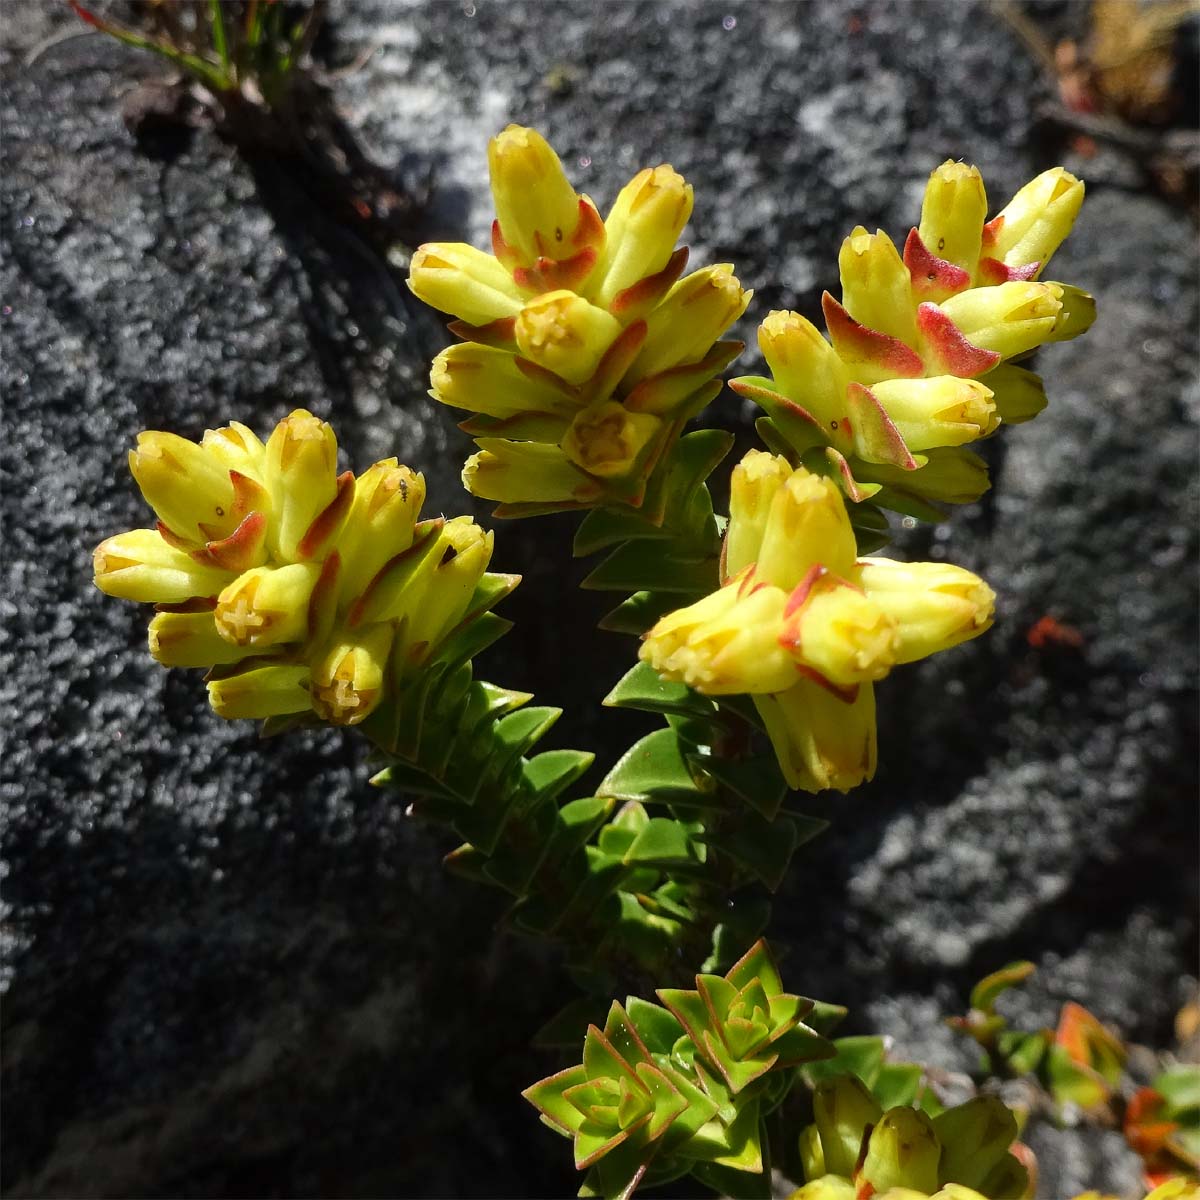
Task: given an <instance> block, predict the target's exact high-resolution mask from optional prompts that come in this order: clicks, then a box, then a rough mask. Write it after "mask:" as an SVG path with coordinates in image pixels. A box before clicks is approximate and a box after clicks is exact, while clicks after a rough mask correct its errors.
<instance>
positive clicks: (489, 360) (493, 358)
mask: <svg viewBox="0 0 1200 1200" xmlns="http://www.w3.org/2000/svg"><path fill="white" fill-rule="evenodd" d="M429 382H430V383H431V384H432V385H433V386H432V387H431V388H430V391H429V394H430V395H431V396H432V397H433V398H434V399H435V400H438V401H440V402H441V403H442V404H449V405H451V406H452V407H454V408H466V409H471V410H472V411H474V412H479V413H486V414H487V415H488V416H492V417H500V418H502V419H503V418H507V417H515V416H518V415H520V414H521V413H529V412H535V413H552V414H554V415H555V416H565V417H570V416H573V415H574V413H575V411H576V410H577V409H578V407H579V402H578V400H577V399H576V398H575V395H574V391H573V389H571V388H570V387H568V386H566V385H564V384H556V383H554V382H553V381H552V380H551V379H548V378H545V377H543V376H538V375H534V374H533V373H531V372H528V371H522V370H521V368H520V366H519V364H518V362H517V359H516V358H514V357H513V355H511V354H510V353H508V351H506V350H498V349H495V348H494V347H492V346H481V345H479V344H478V343H476V342H462V343H460V344H459V345H456V346H449V347H447V348H446V349H445V350H443V351H442V352H441V353H440V354H439V355H438V356H437V357H436V358H435V359H434V360H433V366H432V368H431V369H430V372H429Z"/></svg>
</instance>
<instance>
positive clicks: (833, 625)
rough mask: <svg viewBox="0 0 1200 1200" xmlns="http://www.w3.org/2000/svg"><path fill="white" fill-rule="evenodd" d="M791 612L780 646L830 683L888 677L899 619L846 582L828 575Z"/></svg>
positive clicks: (849, 682)
mask: <svg viewBox="0 0 1200 1200" xmlns="http://www.w3.org/2000/svg"><path fill="white" fill-rule="evenodd" d="M801 588H803V585H801ZM795 603H796V597H793V600H792V604H795ZM789 610H790V611H789V612H788V615H787V617H786V619H785V621H784V628H783V632H782V633H781V635H780V644H781V645H782V646H784V647H785V648H787V649H789V650H791V652H792V654H793V655H794V656H795V657H796V658H797V659H801V660H802V661H803V662H804V664H805V665H806V666H808V667H811V668H812V669H813V670H815V671H817V672H818V673H819V674H820V675H821V676H823V677H824V678H825V679H827V680H829V682H830V683H836V684H840V685H841V686H843V687H850V686H853V685H854V684H858V683H869V682H872V681H874V680H877V679H882V678H883V677H884V676H885V675H886V674H887V673H888V672H889V671H890V670H891V669H892V667H893V665H894V664H895V662H896V642H897V637H896V622H895V620H894V619H893V618H892V617H890V616H889V615H888V614H887V613H885V612H883V611H882V610H881V609H880V608H879V607H877V606H876V605H874V604H872V603H871V601H870V600H869V599H868V598H867V597H866V596H865V595H863V593H862V592H861V591H859V590H858V588H856V587H854V586H853V585H852V584H849V583H847V582H846V581H845V580H844V579H839V578H837V577H836V576H834V575H828V574H826V575H824V576H822V577H821V578H819V579H817V580H816V581H815V582H814V583H813V584H812V586H811V587H810V588H809V591H808V594H807V595H806V596H804V597H803V600H802V601H801V602H800V603H799V605H798V606H797V607H796V608H794V609H792V608H791V604H789Z"/></svg>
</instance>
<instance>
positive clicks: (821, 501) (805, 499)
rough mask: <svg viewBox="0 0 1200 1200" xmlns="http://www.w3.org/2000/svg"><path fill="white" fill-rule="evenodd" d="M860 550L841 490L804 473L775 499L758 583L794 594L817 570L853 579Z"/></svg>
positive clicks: (762, 546) (792, 478) (791, 477)
mask: <svg viewBox="0 0 1200 1200" xmlns="http://www.w3.org/2000/svg"><path fill="white" fill-rule="evenodd" d="M855 551H856V544H855V541H854V530H853V529H852V528H851V525H850V518H849V517H848V516H847V515H846V506H845V504H844V503H843V501H842V497H841V493H840V492H839V491H838V489H837V486H836V485H835V484H834V483H833V482H831V481H830V480H828V479H822V478H821V476H819V475H813V474H810V473H809V472H808V471H805V470H799V471H794V472H792V474H791V475H789V477H788V479H787V481H786V482H785V483H784V485H783V486H782V487H781V488H780V489H779V490H778V491H777V492H776V493H775V498H774V499H773V500H772V501H771V510H770V513H769V515H768V517H767V524H766V528H765V529H764V531H763V537H762V542H761V544H760V546H759V551H758V559H757V560H756V561H757V567H756V570H757V573H758V577H759V578H760V579H762V580H763V581H765V582H767V583H773V584H775V586H776V587H781V588H783V589H784V590H785V591H789V592H790V591H791V590H792V588H794V587H795V586H796V585H797V584H798V583H799V582H800V581H801V580H802V579H803V578H804V577H805V575H807V574H808V572H809V570H810V569H811V568H812V567H814V566H817V565H820V566H823V567H825V568H826V569H827V570H829V571H832V572H833V573H834V574H835V575H841V576H845V575H848V574H849V572H850V570H851V568H852V567H853V566H854V557H855Z"/></svg>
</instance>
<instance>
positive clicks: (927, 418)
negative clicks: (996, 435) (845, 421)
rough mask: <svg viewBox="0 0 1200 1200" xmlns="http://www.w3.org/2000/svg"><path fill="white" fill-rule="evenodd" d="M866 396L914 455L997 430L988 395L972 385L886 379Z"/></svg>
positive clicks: (940, 379) (942, 378)
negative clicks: (878, 406)
mask: <svg viewBox="0 0 1200 1200" xmlns="http://www.w3.org/2000/svg"><path fill="white" fill-rule="evenodd" d="M871 391H872V393H873V394H874V395H875V398H876V399H877V400H878V401H879V403H880V404H882V405H883V408H884V411H885V412H886V413H887V415H888V417H890V418H891V420H892V421H893V422H894V423H895V426H896V428H897V429H898V430H899V431H900V436H901V437H902V438H903V439H904V442H905V445H907V446H908V448H909V449H910V450H913V451H921V450H932V449H934V448H935V447H938V446H961V445H963V444H964V443H966V442H973V441H976V440H977V439H978V438H981V437H986V436H987V435H988V434H989V433H991V432H993V431H994V430H995V429H996V427H997V426H998V425H999V424H1000V420H999V417H998V416H997V414H996V405H995V404H994V403H993V401H992V392H991V389H990V388H988V387H985V386H984V385H983V384H982V383H980V382H979V381H978V380H975V379H958V378H956V377H955V376H953V375H939V376H936V377H935V378H933V379H885V380H883V381H882V382H880V383H877V384H875V385H873V386H872V388H871Z"/></svg>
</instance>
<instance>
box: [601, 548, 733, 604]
mask: <svg viewBox="0 0 1200 1200" xmlns="http://www.w3.org/2000/svg"><path fill="white" fill-rule="evenodd" d="M718 583H719V580H718V578H717V560H716V558H715V557H702V556H683V555H678V554H670V553H667V552H665V551H664V550H663V549H662V548H661V547H660V546H657V545H655V544H654V543H653V542H626V543H624V544H623V545H621V546H618V547H617V549H615V550H614V551H613V552H612V553H611V554H610V555H609V556H608V557H607V558H606V559H605V560H604V561H603V562H602V563H601V564H600V565H599V566H598V567H596V569H595V570H593V571H592V572H591V574H590V575H588V576H587V577H586V578H585V579H584V581H583V582H582V583H581V584H580V585H579V586H580V587H583V588H588V589H590V590H592V591H604V592H609V591H614V592H637V591H659V592H672V593H677V594H679V595H681V596H694V595H704V594H706V593H708V592H713V591H716V589H717V585H718Z"/></svg>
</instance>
